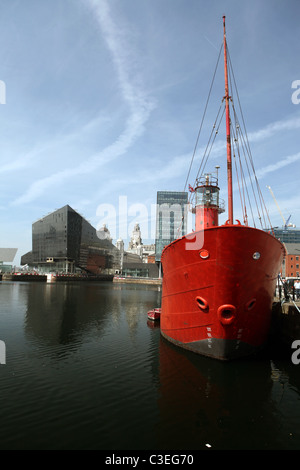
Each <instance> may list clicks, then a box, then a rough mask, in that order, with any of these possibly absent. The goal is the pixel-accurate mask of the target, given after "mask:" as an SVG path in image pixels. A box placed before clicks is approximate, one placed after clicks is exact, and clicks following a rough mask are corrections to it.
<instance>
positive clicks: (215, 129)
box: [189, 100, 225, 203]
mask: <svg viewBox="0 0 300 470" xmlns="http://www.w3.org/2000/svg"><path fill="white" fill-rule="evenodd" d="M223 101H224V100H222V103H223ZM222 103H221V105H220V107H219V111H218V113H217V117H216V119H215V122H214V125H213V127H212V130H211V134H210V137H209V140H208V143H207V145H206V149H205V151H204V154H203V157H202V160H201V163H200V166H199V169H198V172H197V175H196V178H195V182H194V186H195V185H196V183H197V178H198V176H199V173H200V172H201V173H202V172H203V171H204V168H205V165H206V163H207V160H208V158H209V155H210V153H211V150H212V147H213V145H214V142H215V139H216V137H217V135H218V133H219V129H220V125H221V122H222V119H223V116H224V112H225V106H223V112H222V114H221V117H220V118H219V116H220V111H221V109H222ZM218 119H219V122H218ZM212 136H214V137H213V139H212ZM208 149H209V150H208ZM207 152H208V153H207ZM194 196H195V193H194V192H193V193H192V194H191V196H190V200H189V202H190V203H192V199H193V198H194Z"/></svg>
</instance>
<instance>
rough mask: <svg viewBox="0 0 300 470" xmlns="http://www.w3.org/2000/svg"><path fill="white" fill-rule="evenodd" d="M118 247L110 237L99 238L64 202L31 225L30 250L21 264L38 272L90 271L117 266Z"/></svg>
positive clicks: (105, 269) (110, 269)
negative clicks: (34, 268) (63, 204)
mask: <svg viewBox="0 0 300 470" xmlns="http://www.w3.org/2000/svg"><path fill="white" fill-rule="evenodd" d="M118 263H119V250H118V249H117V248H116V247H115V246H114V245H113V244H112V243H111V240H110V239H100V238H99V237H98V235H97V231H96V229H95V228H94V227H93V226H92V225H91V224H90V223H89V222H88V221H87V220H85V219H84V218H83V217H82V216H81V215H80V214H78V212H76V211H75V210H74V209H72V208H71V207H70V206H68V205H66V206H64V207H62V208H61V209H58V210H56V211H54V212H52V213H51V214H48V215H47V216H45V217H43V218H41V219H39V220H37V221H36V222H34V223H33V224H32V252H30V253H27V254H26V255H23V257H22V258H21V264H28V265H29V266H32V267H36V268H38V269H39V271H41V272H68V273H70V272H75V271H76V270H77V271H78V270H81V271H85V272H90V273H93V274H100V273H101V272H105V273H107V272H109V271H111V272H113V271H114V269H118V268H119V266H118Z"/></svg>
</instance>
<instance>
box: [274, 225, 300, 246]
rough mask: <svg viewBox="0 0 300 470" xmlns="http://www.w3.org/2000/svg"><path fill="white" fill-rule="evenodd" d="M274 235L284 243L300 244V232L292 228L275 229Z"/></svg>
mask: <svg viewBox="0 0 300 470" xmlns="http://www.w3.org/2000/svg"><path fill="white" fill-rule="evenodd" d="M273 230H274V235H275V237H276V238H278V239H279V240H280V241H281V242H282V243H300V230H299V229H291V228H288V227H287V228H281V229H280V228H277V227H274V228H273Z"/></svg>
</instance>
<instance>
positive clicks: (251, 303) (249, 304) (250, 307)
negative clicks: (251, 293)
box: [246, 299, 256, 311]
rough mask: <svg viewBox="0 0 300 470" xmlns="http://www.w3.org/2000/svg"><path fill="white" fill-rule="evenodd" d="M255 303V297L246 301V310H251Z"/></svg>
mask: <svg viewBox="0 0 300 470" xmlns="http://www.w3.org/2000/svg"><path fill="white" fill-rule="evenodd" d="M255 304H256V299H251V300H249V302H247V303H246V310H248V311H249V310H252V309H253V308H254V306H255Z"/></svg>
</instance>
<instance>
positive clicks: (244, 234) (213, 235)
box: [160, 17, 284, 360]
mask: <svg viewBox="0 0 300 470" xmlns="http://www.w3.org/2000/svg"><path fill="white" fill-rule="evenodd" d="M223 21H224V62H225V97H224V101H225V111H226V138H227V179H228V220H227V221H226V223H225V224H224V225H220V226H219V225H218V214H219V213H220V212H223V211H224V209H223V207H222V205H221V204H220V200H219V187H218V177H216V178H214V177H212V176H211V175H208V174H206V175H204V176H203V177H201V178H197V180H196V184H195V187H194V188H192V191H193V195H195V232H193V233H192V234H190V235H188V236H184V237H182V238H180V239H178V240H175V241H174V242H172V243H170V244H169V245H168V246H166V247H165V249H164V251H163V253H162V257H161V261H162V266H163V287H162V309H161V318H160V323H161V333H162V335H163V336H164V337H165V338H166V339H168V340H169V341H171V342H173V343H174V344H176V345H178V346H181V347H184V348H186V349H189V350H192V351H194V352H196V353H199V354H203V355H206V356H211V357H215V358H218V359H222V360H228V359H233V358H236V357H240V356H244V355H247V354H250V353H253V352H255V351H256V350H257V349H258V348H260V347H261V346H262V345H263V344H264V343H265V341H266V339H267V335H268V331H269V326H270V318H271V307H272V300H273V295H274V291H275V284H276V279H277V275H278V273H279V271H280V266H281V263H282V260H283V256H284V247H283V245H282V244H281V242H280V241H279V240H277V239H276V238H275V237H274V236H273V234H271V233H269V232H267V231H265V230H260V229H257V228H252V227H249V226H248V217H247V212H246V209H245V200H246V197H245V198H244V199H243V197H244V196H245V194H247V186H246V181H245V177H244V172H243V171H244V170H242V169H241V168H240V170H239V171H240V177H241V182H240V183H239V184H240V185H242V184H244V185H245V187H244V188H243V189H242V190H241V198H242V200H243V217H244V225H242V224H241V223H240V222H239V221H236V223H234V219H233V198H232V147H233V145H235V148H237V150H236V152H237V156H238V157H239V158H240V156H241V155H240V149H239V148H238V141H239V139H240V138H241V137H242V138H243V136H241V135H240V132H241V131H240V126H239V125H238V124H237V125H236V128H235V131H234V132H235V134H234V139H233V142H232V141H231V120H230V113H229V102H232V103H233V99H232V96H229V91H228V90H229V89H228V70H227V45H226V33H225V17H224V18H223ZM233 109H234V108H233ZM234 116H235V117H236V111H235V109H234ZM248 152H249V149H248ZM234 156H236V154H234ZM249 156H250V165H251V166H252V159H251V155H248V157H249ZM217 168H218V167H217ZM254 178H255V183H256V184H257V179H256V177H255V176H254ZM257 199H258V200H260V201H261V200H262V195H261V192H260V191H259V189H258V194H257ZM262 210H263V204H262ZM260 219H261V217H260Z"/></svg>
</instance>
